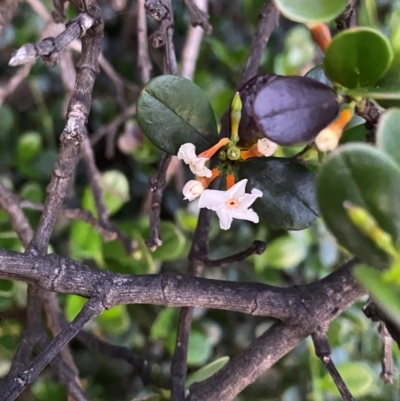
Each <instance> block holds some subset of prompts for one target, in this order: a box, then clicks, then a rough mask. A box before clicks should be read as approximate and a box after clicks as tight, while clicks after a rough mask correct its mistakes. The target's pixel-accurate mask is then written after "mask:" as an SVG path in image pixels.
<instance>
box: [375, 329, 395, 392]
mask: <svg viewBox="0 0 400 401" xmlns="http://www.w3.org/2000/svg"><path fill="white" fill-rule="evenodd" d="M378 332H379V336H380V337H381V339H382V344H383V349H382V372H381V376H380V377H381V379H382V380H383V381H384V382H385V383H386V384H392V383H393V377H394V363H393V352H392V337H391V336H390V334H389V331H388V329H387V328H386V326H385V323H384V322H382V321H380V322H379V328H378Z"/></svg>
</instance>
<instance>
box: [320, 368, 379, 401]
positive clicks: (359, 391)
mask: <svg viewBox="0 0 400 401" xmlns="http://www.w3.org/2000/svg"><path fill="white" fill-rule="evenodd" d="M337 369H338V371H339V373H340V375H341V376H342V379H343V381H344V382H345V383H346V386H347V388H348V389H349V391H350V393H351V394H352V395H353V396H354V397H363V396H366V395H368V394H369V393H370V392H372V391H373V389H374V383H375V380H376V374H375V372H374V371H373V370H372V369H371V368H369V367H368V365H366V364H364V363H360V362H346V363H342V364H338V365H337ZM321 381H322V383H321V385H322V388H323V390H324V391H325V392H328V393H331V394H335V395H337V396H338V397H339V392H338V390H337V387H336V385H335V383H334V382H333V380H332V378H331V376H330V374H329V373H328V372H326V373H325V375H324V376H323V378H322V379H321Z"/></svg>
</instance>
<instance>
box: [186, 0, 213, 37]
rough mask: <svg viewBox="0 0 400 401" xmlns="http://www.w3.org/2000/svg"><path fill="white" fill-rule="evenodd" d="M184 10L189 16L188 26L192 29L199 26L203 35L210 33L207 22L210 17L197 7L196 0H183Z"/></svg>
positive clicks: (210, 27)
mask: <svg viewBox="0 0 400 401" xmlns="http://www.w3.org/2000/svg"><path fill="white" fill-rule="evenodd" d="M185 4H186V8H187V9H188V12H189V16H190V24H191V25H192V26H193V27H196V26H201V27H202V28H203V29H204V31H205V33H206V34H207V35H209V34H210V33H211V32H212V26H211V25H210V23H209V22H208V20H209V18H210V16H209V15H208V13H207V12H206V11H204V10H202V9H200V8H199V7H198V5H197V4H196V0H185Z"/></svg>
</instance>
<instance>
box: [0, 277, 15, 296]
mask: <svg viewBox="0 0 400 401" xmlns="http://www.w3.org/2000/svg"><path fill="white" fill-rule="evenodd" d="M13 291H14V283H13V282H12V281H9V280H0V296H2V297H11V296H12V294H13Z"/></svg>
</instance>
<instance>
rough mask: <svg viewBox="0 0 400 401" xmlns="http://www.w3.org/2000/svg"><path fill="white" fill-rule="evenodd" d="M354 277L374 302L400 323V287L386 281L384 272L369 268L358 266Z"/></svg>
mask: <svg viewBox="0 0 400 401" xmlns="http://www.w3.org/2000/svg"><path fill="white" fill-rule="evenodd" d="M354 275H355V277H356V278H357V280H358V281H360V282H361V284H362V285H363V286H364V287H365V288H366V290H367V291H368V293H369V294H370V295H371V296H372V298H373V299H374V301H376V303H377V304H379V305H380V306H381V307H382V309H383V310H384V311H385V312H387V313H388V314H389V315H390V317H391V318H392V319H394V320H395V321H396V322H397V323H400V286H399V284H398V283H391V282H388V281H387V280H385V279H384V277H383V274H382V272H380V271H377V270H376V269H374V268H371V267H368V266H357V267H356V268H355V269H354Z"/></svg>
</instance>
